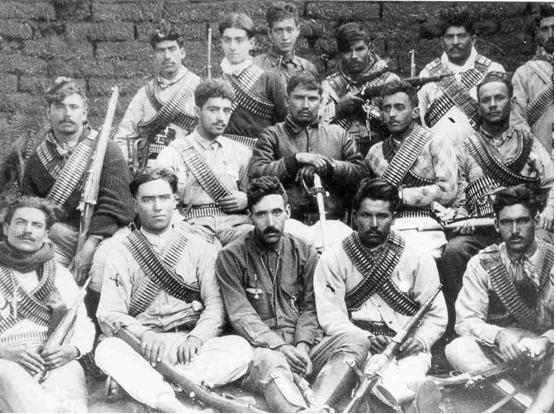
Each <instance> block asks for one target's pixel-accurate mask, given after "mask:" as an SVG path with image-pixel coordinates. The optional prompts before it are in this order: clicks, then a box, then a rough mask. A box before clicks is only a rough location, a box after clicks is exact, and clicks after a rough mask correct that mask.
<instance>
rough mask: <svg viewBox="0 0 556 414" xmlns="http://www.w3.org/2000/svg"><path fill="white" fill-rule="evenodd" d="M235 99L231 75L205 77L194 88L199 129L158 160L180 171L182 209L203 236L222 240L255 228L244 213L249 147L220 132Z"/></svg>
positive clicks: (225, 242)
mask: <svg viewBox="0 0 556 414" xmlns="http://www.w3.org/2000/svg"><path fill="white" fill-rule="evenodd" d="M234 101H235V94H234V91H233V89H232V87H231V85H230V84H229V83H228V82H227V81H224V80H221V79H212V80H205V81H203V82H201V84H199V86H198V87H197V88H196V89H195V105H196V107H195V115H196V116H197V118H198V122H197V126H196V127H195V130H194V131H193V133H192V134H190V135H188V136H187V137H182V138H178V139H177V140H175V141H173V142H172V143H171V144H170V145H169V146H168V147H167V148H165V149H164V150H163V151H162V152H161V153H160V155H159V157H158V159H157V161H156V165H158V166H160V167H168V168H172V169H173V170H174V173H175V174H176V175H177V176H178V188H179V192H178V193H179V199H180V211H181V212H182V214H183V215H184V216H185V219H186V220H187V221H188V222H189V223H190V224H191V225H192V226H193V227H194V228H195V230H196V231H197V232H198V233H199V234H200V235H202V236H203V237H204V238H205V239H207V240H209V241H211V242H212V241H217V242H220V243H222V245H225V244H227V243H229V242H230V241H231V240H233V239H234V238H236V237H239V236H240V235H241V234H242V233H244V232H245V231H248V230H249V229H250V228H251V226H250V225H249V220H248V219H247V215H246V214H245V208H246V207H247V195H246V194H245V190H246V188H247V181H248V178H247V169H248V166H249V160H250V159H251V150H250V149H249V148H248V147H246V146H245V145H243V144H240V143H238V142H236V141H233V140H231V139H229V138H227V137H223V136H222V133H223V132H224V130H225V129H226V126H227V125H228V122H229V120H230V115H231V114H232V108H233V103H234ZM215 238H216V239H217V240H215Z"/></svg>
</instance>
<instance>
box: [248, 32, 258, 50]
mask: <svg viewBox="0 0 556 414" xmlns="http://www.w3.org/2000/svg"><path fill="white" fill-rule="evenodd" d="M256 44H257V39H255V36H253V37H252V38H251V39H249V51H251V50H253V49H254V48H255V45H256Z"/></svg>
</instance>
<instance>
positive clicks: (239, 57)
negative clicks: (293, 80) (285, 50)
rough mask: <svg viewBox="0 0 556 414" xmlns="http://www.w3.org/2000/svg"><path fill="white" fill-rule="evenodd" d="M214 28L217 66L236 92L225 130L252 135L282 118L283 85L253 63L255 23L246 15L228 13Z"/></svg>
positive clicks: (284, 106) (283, 106) (284, 107)
mask: <svg viewBox="0 0 556 414" xmlns="http://www.w3.org/2000/svg"><path fill="white" fill-rule="evenodd" d="M218 31H219V32H220V38H221V42H222V50H224V55H225V57H224V59H223V60H222V63H221V64H220V67H221V68H222V72H223V73H224V78H225V79H227V80H228V81H229V82H230V83H231V84H232V86H233V88H234V91H235V94H236V102H235V103H234V106H233V114H232V116H231V118H230V123H229V124H228V127H227V128H226V133H227V134H232V135H240V136H243V137H250V138H256V137H257V136H258V135H259V133H260V132H261V130H263V129H264V128H266V127H267V126H270V125H274V124H275V123H276V122H281V121H283V120H284V117H285V116H286V105H285V102H284V98H285V95H286V94H285V91H284V86H283V84H282V81H281V79H280V76H278V74H276V73H273V72H265V71H264V70H263V69H261V68H260V67H259V66H257V65H256V64H255V63H254V62H253V58H252V57H251V55H250V52H251V50H252V49H253V47H254V46H255V38H254V37H253V36H254V35H255V24H254V23H253V20H251V18H250V17H249V16H247V15H246V14H243V13H232V14H230V15H228V16H227V17H225V18H224V19H223V20H222V21H220V23H219V24H218Z"/></svg>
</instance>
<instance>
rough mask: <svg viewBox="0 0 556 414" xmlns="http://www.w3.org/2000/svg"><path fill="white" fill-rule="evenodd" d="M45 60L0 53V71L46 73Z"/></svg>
mask: <svg viewBox="0 0 556 414" xmlns="http://www.w3.org/2000/svg"><path fill="white" fill-rule="evenodd" d="M46 68H47V65H46V61H44V60H42V59H38V58H34V57H29V56H22V55H19V54H16V55H2V54H0V71H1V72H9V73H15V74H29V75H39V74H46Z"/></svg>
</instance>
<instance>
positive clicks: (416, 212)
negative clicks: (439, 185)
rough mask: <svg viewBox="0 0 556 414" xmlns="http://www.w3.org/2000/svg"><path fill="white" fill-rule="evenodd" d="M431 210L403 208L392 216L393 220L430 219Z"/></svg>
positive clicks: (411, 207)
mask: <svg viewBox="0 0 556 414" xmlns="http://www.w3.org/2000/svg"><path fill="white" fill-rule="evenodd" d="M430 215H431V209H430V207H428V206H427V207H413V206H404V207H403V208H402V209H401V210H399V211H396V213H395V214H394V217H395V218H419V217H430Z"/></svg>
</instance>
